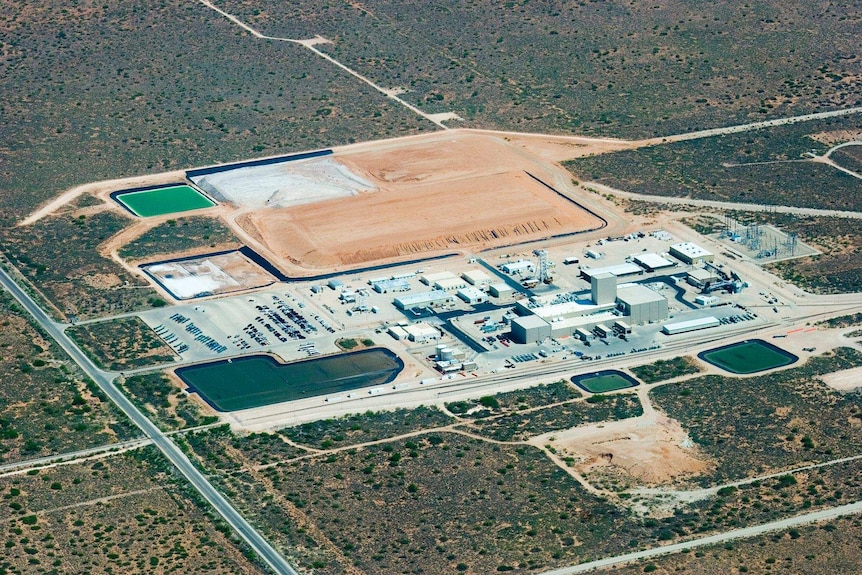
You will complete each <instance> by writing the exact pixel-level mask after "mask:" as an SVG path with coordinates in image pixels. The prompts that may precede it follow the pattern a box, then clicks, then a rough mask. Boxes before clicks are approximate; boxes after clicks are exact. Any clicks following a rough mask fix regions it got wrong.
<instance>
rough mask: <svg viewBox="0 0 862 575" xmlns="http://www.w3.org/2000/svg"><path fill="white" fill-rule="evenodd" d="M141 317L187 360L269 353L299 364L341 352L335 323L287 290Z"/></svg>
mask: <svg viewBox="0 0 862 575" xmlns="http://www.w3.org/2000/svg"><path fill="white" fill-rule="evenodd" d="M141 317H142V319H143V320H144V321H145V322H146V323H147V324H148V325H149V326H150V327H152V328H153V330H154V331H155V332H156V333H157V334H158V335H159V337H161V338H162V339H163V340H164V341H165V342H166V343H168V345H170V346H171V347H172V348H173V349H174V350H175V351H176V352H177V353H178V354H180V356H182V358H183V359H184V360H190V361H198V360H202V359H209V358H214V357H218V356H220V355H223V354H227V355H232V354H236V353H240V352H254V351H267V350H277V351H278V353H279V355H283V356H285V357H286V358H291V359H299V358H302V357H313V356H316V355H320V354H321V353H323V352H331V351H335V350H337V348H336V347H335V345H334V340H335V333H336V328H335V327H334V326H333V324H334V323H335V322H334V321H333V320H332V319H331V318H328V317H326V314H325V312H322V311H321V310H319V309H318V308H317V307H316V306H313V305H311V304H309V303H307V302H305V301H303V300H302V298H300V297H298V296H297V295H296V294H294V293H292V292H291V290H288V289H284V288H283V287H282V288H281V289H278V290H267V291H265V292H258V293H255V294H253V295H246V296H237V297H231V298H222V299H217V300H210V301H207V302H204V303H199V304H187V305H183V306H176V307H174V308H171V309H170V310H161V309H156V310H151V311H147V312H144V313H142V314H141Z"/></svg>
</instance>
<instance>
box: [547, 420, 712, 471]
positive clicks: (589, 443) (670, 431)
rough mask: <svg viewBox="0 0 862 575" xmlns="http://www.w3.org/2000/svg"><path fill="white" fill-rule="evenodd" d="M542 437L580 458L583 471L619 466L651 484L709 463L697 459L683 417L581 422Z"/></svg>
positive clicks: (708, 465) (579, 466) (696, 453)
mask: <svg viewBox="0 0 862 575" xmlns="http://www.w3.org/2000/svg"><path fill="white" fill-rule="evenodd" d="M542 441H543V442H546V443H549V444H551V445H552V446H553V447H554V448H555V449H557V450H558V451H561V452H563V453H565V454H567V455H571V456H574V457H579V458H581V459H582V463H580V464H579V465H577V466H576V468H577V469H578V471H581V472H588V471H590V470H591V469H595V468H598V467H615V468H617V469H620V470H622V471H624V472H626V473H627V474H629V475H631V476H632V477H633V478H634V479H636V480H637V481H638V483H641V484H647V485H657V484H662V483H668V482H670V481H673V480H675V479H677V478H682V477H686V476H690V475H695V474H698V473H702V472H703V471H705V470H706V469H708V468H709V467H710V464H709V462H707V461H706V460H704V459H700V458H698V452H697V449H696V448H695V446H694V444H693V443H692V442H691V440H690V439H689V437H688V434H687V433H686V432H685V431H684V430H683V429H682V426H681V425H680V424H679V422H678V421H676V420H675V419H671V418H669V417H667V416H666V415H664V414H661V413H656V414H655V415H654V416H653V417H649V416H644V417H639V418H634V419H627V420H623V421H613V422H606V423H598V424H594V425H586V426H583V427H576V428H573V429H568V430H566V431H561V432H556V433H554V434H552V435H551V437H543V440H542Z"/></svg>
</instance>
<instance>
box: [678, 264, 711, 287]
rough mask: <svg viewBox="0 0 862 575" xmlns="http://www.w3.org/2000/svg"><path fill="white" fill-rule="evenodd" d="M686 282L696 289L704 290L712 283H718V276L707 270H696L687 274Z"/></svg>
mask: <svg viewBox="0 0 862 575" xmlns="http://www.w3.org/2000/svg"><path fill="white" fill-rule="evenodd" d="M685 281H687V282H688V283H689V284H690V285H693V286H694V287H696V288H700V289H703V288H705V287H706V286H708V285H709V284H711V283H712V282H716V281H718V274H716V273H715V272H714V271H712V270H708V269H706V268H695V269H693V270H690V271H688V272H686V274H685Z"/></svg>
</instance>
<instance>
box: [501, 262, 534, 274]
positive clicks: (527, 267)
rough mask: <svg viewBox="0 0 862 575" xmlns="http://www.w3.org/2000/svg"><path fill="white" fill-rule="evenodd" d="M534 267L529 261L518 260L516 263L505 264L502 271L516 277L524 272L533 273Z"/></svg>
mask: <svg viewBox="0 0 862 575" xmlns="http://www.w3.org/2000/svg"><path fill="white" fill-rule="evenodd" d="M534 267H535V266H534V265H533V262H531V261H529V260H518V261H516V262H509V263H505V264H503V265H502V266H500V269H502V270H503V271H504V272H506V273H507V274H509V275H514V274H517V273H521V272H524V271H533V269H534Z"/></svg>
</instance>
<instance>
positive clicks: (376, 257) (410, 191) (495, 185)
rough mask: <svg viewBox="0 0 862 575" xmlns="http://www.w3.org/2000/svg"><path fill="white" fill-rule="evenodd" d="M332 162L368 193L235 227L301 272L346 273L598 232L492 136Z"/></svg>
mask: <svg viewBox="0 0 862 575" xmlns="http://www.w3.org/2000/svg"><path fill="white" fill-rule="evenodd" d="M336 159H337V160H338V161H340V162H342V163H344V164H345V165H346V166H348V167H349V168H350V169H351V171H353V172H354V173H357V174H361V175H362V177H363V178H366V179H368V180H369V181H371V182H373V183H374V185H375V186H376V188H377V190H378V191H376V192H364V193H360V194H359V195H358V196H356V197H349V198H340V199H335V200H331V201H324V202H318V203H314V204H307V205H302V206H294V207H289V208H284V209H265V210H259V211H256V212H254V213H252V214H250V215H249V216H248V217H247V218H244V219H243V220H242V223H243V225H244V226H245V227H246V228H247V229H248V228H253V229H248V231H250V232H251V233H253V234H254V235H255V236H256V237H259V238H261V240H262V242H263V243H264V245H266V247H267V248H268V249H269V250H271V251H272V252H273V253H274V254H275V255H276V256H277V257H279V258H282V259H283V260H285V261H287V262H290V263H292V264H294V265H297V266H300V267H303V268H316V269H321V268H331V267H338V266H353V265H360V264H364V263H368V262H376V261H380V260H389V259H393V258H399V257H406V256H412V257H416V256H417V255H432V254H433V253H435V252H437V253H439V252H442V251H447V250H452V249H458V250H464V251H476V250H478V249H482V248H486V247H493V246H504V245H510V244H516V243H521V242H524V241H529V240H536V239H542V238H546V237H550V236H554V235H557V234H563V233H571V232H578V231H585V230H589V229H593V228H597V227H599V226H600V225H601V220H599V218H597V217H595V216H593V215H592V214H590V213H588V212H586V211H585V210H583V209H582V208H580V207H578V206H577V205H576V204H574V203H572V202H571V201H569V200H568V199H566V198H564V197H561V196H560V195H559V194H557V193H555V192H554V191H552V190H550V189H548V188H547V187H546V186H544V185H542V184H541V183H540V182H538V181H536V180H535V179H534V178H532V177H531V176H530V175H529V174H528V173H527V172H529V173H531V174H534V175H536V176H537V177H539V178H541V179H543V181H548V179H550V178H551V177H552V176H551V175H549V174H553V170H556V168H555V167H553V166H548V165H547V164H545V163H544V162H543V161H541V160H540V159H538V158H535V157H532V156H528V155H527V154H525V153H524V152H522V151H521V150H518V149H517V148H515V147H512V146H510V145H508V144H507V143H506V142H504V141H502V140H500V139H498V138H494V137H488V136H481V135H475V134H453V135H446V136H445V137H441V135H439V134H435V135H434V137H430V138H422V139H410V140H405V141H402V142H397V143H392V142H388V143H380V144H378V145H373V144H372V145H369V146H361V147H357V148H355V149H350V150H346V151H344V152H342V153H340V154H337V155H336Z"/></svg>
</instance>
